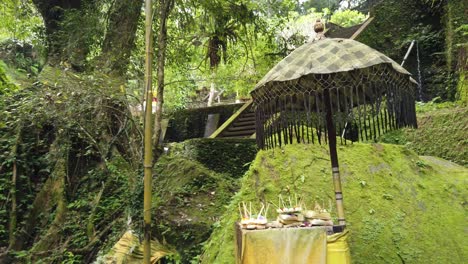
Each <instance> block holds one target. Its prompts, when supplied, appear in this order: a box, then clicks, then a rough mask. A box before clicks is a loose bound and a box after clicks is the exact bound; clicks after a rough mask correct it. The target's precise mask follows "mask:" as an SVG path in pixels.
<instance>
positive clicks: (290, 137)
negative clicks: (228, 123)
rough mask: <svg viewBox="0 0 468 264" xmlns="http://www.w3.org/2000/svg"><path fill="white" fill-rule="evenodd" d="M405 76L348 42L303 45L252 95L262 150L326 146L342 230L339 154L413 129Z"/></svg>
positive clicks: (371, 51)
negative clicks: (354, 144) (345, 147)
mask: <svg viewBox="0 0 468 264" xmlns="http://www.w3.org/2000/svg"><path fill="white" fill-rule="evenodd" d="M414 87H415V86H414V83H413V81H412V79H411V78H410V73H409V72H408V71H406V70H405V69H404V68H402V67H401V66H400V65H398V64H397V63H396V62H394V61H393V60H392V59H390V58H388V57H387V56H385V55H384V54H382V53H380V52H378V51H376V50H374V49H372V48H370V47H368V46H366V45H364V44H362V43H360V42H358V41H354V40H350V39H339V38H335V39H327V38H325V39H320V40H315V41H313V42H310V43H306V44H304V45H302V46H301V47H299V48H297V49H296V50H294V51H293V52H292V53H291V54H290V55H289V56H287V57H286V58H284V59H283V60H282V61H280V62H279V63H278V64H277V65H276V66H274V67H273V68H272V69H271V70H270V71H269V72H268V73H267V74H266V75H265V77H264V78H263V79H262V80H261V81H260V82H259V83H258V84H257V85H256V86H255V89H254V90H253V91H252V92H251V95H252V98H253V104H254V108H255V114H256V138H257V144H258V146H259V147H260V148H274V147H277V146H281V145H284V144H291V143H293V141H296V142H297V143H319V144H322V142H325V143H327V142H328V144H329V148H330V159H331V165H332V173H333V183H334V188H335V199H336V204H337V211H338V221H339V223H340V225H345V217H344V209H343V196H342V192H341V180H340V173H339V166H338V156H337V152H336V142H337V137H339V140H340V141H341V143H342V144H343V141H344V144H347V141H348V140H351V141H357V140H361V141H369V140H375V139H376V138H377V137H378V136H379V135H381V134H383V133H386V132H387V131H390V130H394V129H398V128H400V127H403V126H412V127H416V113H415V99H414V98H415V97H414Z"/></svg>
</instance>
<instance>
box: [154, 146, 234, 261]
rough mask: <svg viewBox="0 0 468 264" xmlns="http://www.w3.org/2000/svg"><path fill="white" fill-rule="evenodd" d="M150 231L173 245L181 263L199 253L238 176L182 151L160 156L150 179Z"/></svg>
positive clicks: (227, 201) (223, 209) (232, 192)
mask: <svg viewBox="0 0 468 264" xmlns="http://www.w3.org/2000/svg"><path fill="white" fill-rule="evenodd" d="M153 183H154V185H153V190H154V191H155V192H154V195H153V208H154V213H153V218H154V224H153V232H152V233H153V235H154V236H155V237H157V238H158V239H159V241H161V242H167V243H169V244H170V245H171V246H172V247H175V248H176V249H177V251H178V253H179V254H180V256H181V260H182V263H189V262H190V260H191V259H192V258H194V257H196V256H197V255H199V254H200V252H201V249H202V244H201V243H202V242H204V241H206V240H207V239H208V238H209V236H210V235H211V232H212V225H213V224H214V223H215V222H216V221H218V220H219V218H220V217H221V215H222V214H223V213H224V212H225V206H226V205H228V204H229V201H230V199H231V197H232V196H233V194H234V192H235V191H236V190H237V189H238V180H236V179H234V178H232V177H231V176H230V175H227V174H221V173H216V172H214V171H211V170H209V169H207V168H206V167H205V166H203V165H202V164H200V163H198V162H197V161H194V160H190V159H187V158H186V157H184V156H182V155H170V156H168V155H166V156H162V157H161V158H160V159H159V160H158V162H157V164H156V167H155V177H154V181H153Z"/></svg>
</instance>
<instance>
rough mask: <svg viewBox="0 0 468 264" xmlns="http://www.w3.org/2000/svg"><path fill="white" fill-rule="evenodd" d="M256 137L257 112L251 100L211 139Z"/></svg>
mask: <svg viewBox="0 0 468 264" xmlns="http://www.w3.org/2000/svg"><path fill="white" fill-rule="evenodd" d="M254 135H255V112H254V111H253V107H252V100H250V101H248V102H247V103H245V104H244V105H243V106H242V107H241V108H240V109H239V110H238V111H237V112H236V113H235V114H233V115H232V116H231V118H229V119H228V120H227V121H226V122H225V123H224V124H223V125H221V126H220V127H219V128H218V129H217V130H216V131H215V132H214V133H213V134H212V135H211V136H210V138H251V137H252V136H254Z"/></svg>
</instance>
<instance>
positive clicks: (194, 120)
mask: <svg viewBox="0 0 468 264" xmlns="http://www.w3.org/2000/svg"><path fill="white" fill-rule="evenodd" d="M242 105H243V104H230V105H220V106H212V107H205V108H197V109H187V110H178V111H175V112H173V113H170V114H168V115H167V116H166V118H168V119H169V120H170V121H169V126H168V128H167V132H166V137H165V140H167V141H168V142H180V141H184V140H187V139H191V138H202V137H203V136H204V133H205V126H206V121H207V118H208V115H209V114H219V115H220V117H219V123H218V126H221V125H222V124H223V123H224V122H225V121H226V120H228V119H229V118H230V117H231V116H232V115H233V114H234V113H235V112H236V111H237V110H238V109H239V108H240V107H241V106H242Z"/></svg>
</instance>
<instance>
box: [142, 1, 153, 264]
mask: <svg viewBox="0 0 468 264" xmlns="http://www.w3.org/2000/svg"><path fill="white" fill-rule="evenodd" d="M152 13H153V12H152V3H151V0H145V28H146V30H145V31H146V32H145V33H146V34H145V39H146V58H145V90H146V107H145V140H144V151H145V155H144V161H143V167H144V199H143V220H144V241H143V263H145V264H150V262H151V242H150V241H151V178H152V167H153V166H152V165H153V153H152V149H153V148H152V140H151V139H152V133H153V127H152V124H153V122H152V120H151V119H152V101H153V91H152V90H153V89H152V85H151V83H152V79H153V77H152V67H151V66H152V62H153V52H152V50H153V38H152V33H153V32H152Z"/></svg>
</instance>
